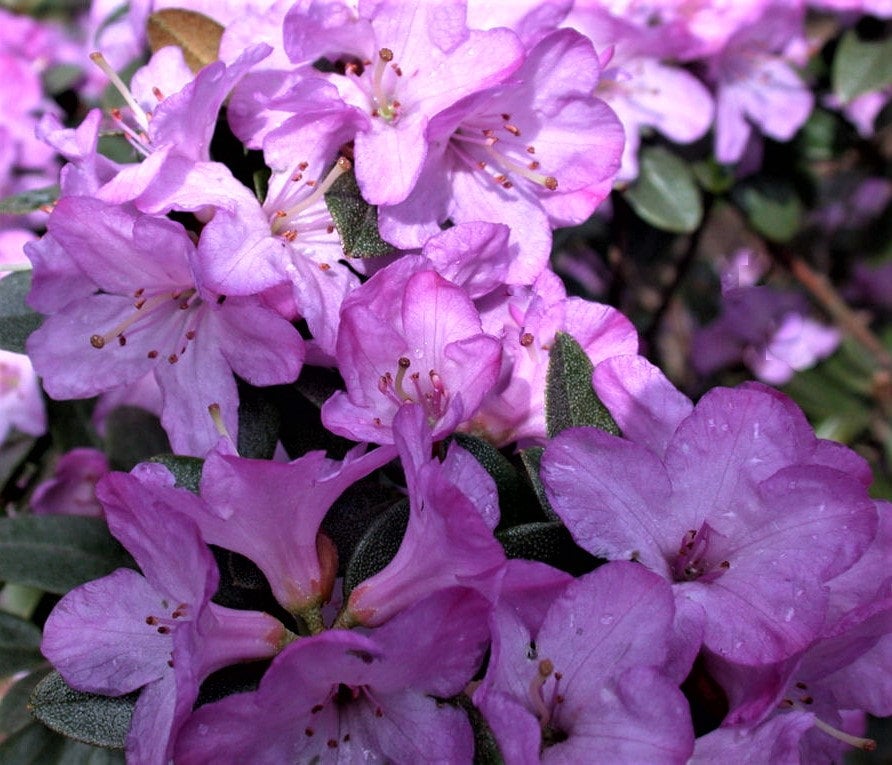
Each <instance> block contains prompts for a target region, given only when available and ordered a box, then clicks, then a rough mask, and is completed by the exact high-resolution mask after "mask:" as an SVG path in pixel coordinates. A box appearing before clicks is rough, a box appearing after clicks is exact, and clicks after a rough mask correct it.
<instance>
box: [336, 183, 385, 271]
mask: <svg viewBox="0 0 892 765" xmlns="http://www.w3.org/2000/svg"><path fill="white" fill-rule="evenodd" d="M325 204H326V205H327V206H328V211H329V212H330V213H331V217H332V218H333V219H334V223H335V228H336V229H337V230H338V236H340V237H341V246H342V247H343V248H344V254H345V255H347V256H348V257H350V258H377V257H380V256H381V255H390V254H391V253H392V252H393V251H394V249H395V248H394V247H393V245H392V244H388V243H387V242H385V241H384V240H383V239H382V238H381V235H380V234H379V233H378V208H377V207H374V206H372V205H370V204H369V203H368V202H366V201H365V199H363V198H362V194H360V192H359V186H358V184H357V183H356V176H355V175H354V174H353V172H352V171H350V172H347V173H344V174H343V175H342V176H341V177H340V178H338V179H337V180H336V181H335V182H334V183H333V184H332V186H331V188H330V189H329V190H328V191H327V192H326V194H325Z"/></svg>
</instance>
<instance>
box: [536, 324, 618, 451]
mask: <svg viewBox="0 0 892 765" xmlns="http://www.w3.org/2000/svg"><path fill="white" fill-rule="evenodd" d="M593 371H594V367H593V366H592V362H591V361H590V360H589V357H588V356H586V355H585V351H584V350H583V349H582V346H580V345H579V343H577V342H576V340H574V339H573V338H572V337H571V336H570V335H568V334H567V333H566V332H558V333H557V334H556V335H555V338H554V345H553V346H552V349H551V357H550V358H549V360H548V374H547V376H546V378H545V380H546V381H545V422H546V425H547V428H548V436H549V438H554V437H555V436H556V435H557V434H558V433H560V432H561V431H562V430H565V429H566V428H573V427H577V426H580V425H592V426H594V427H596V428H600V429H601V430H605V431H607V432H608V433H613V434H614V435H619V428H618V427H617V426H616V423H615V422H614V421H613V418H612V417H611V416H610V413H609V412H608V411H607V409H606V408H605V407H604V405H603V404H602V403H601V401H600V400H599V399H598V396H597V394H596V393H595V390H594V388H593V387H592V372H593Z"/></svg>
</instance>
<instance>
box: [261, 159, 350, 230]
mask: <svg viewBox="0 0 892 765" xmlns="http://www.w3.org/2000/svg"><path fill="white" fill-rule="evenodd" d="M351 167H352V164H351V162H350V160H349V159H347V158H346V157H338V161H337V162H335V165H334V167H333V168H332V169H331V170H330V171H329V172H328V174H327V175H326V176H325V177H324V178H323V179H322V180H321V181H315V180H312V179H311V180H306V181H305V180H304V176H305V174H306V172H307V170H308V169H309V164H308V163H307V162H299V163H298V165H297V167H296V169H295V171H294V172H293V173H292V174H291V188H288V189H286V191H284V192H283V193H281V194H279V196H278V197H277V199H276V200H274V201H273V202H272V205H270V203H269V202H268V203H267V204H266V205H264V207H266V208H267V209H269V207H270V206H272V207H273V208H274V209H273V212H272V213H270V231H271V232H272V233H273V234H274V235H278V236H281V237H282V238H283V239H285V240H286V241H288V242H293V241H294V240H295V239H297V238H298V236H299V235H300V234H301V233H308V232H309V231H317V230H320V229H324V230H325V231H326V232H327V233H332V232H333V231H334V223H333V222H332V219H331V214H330V213H329V212H328V208H327V207H325V204H324V202H325V195H326V193H328V191H329V189H331V187H332V186H333V185H334V184H335V182H336V181H337V180H338V178H340V177H341V176H342V175H343V174H344V173H346V172H348V171H349V170H350V168H351ZM307 189H309V191H306V190H307ZM319 213H321V215H320V214H319Z"/></svg>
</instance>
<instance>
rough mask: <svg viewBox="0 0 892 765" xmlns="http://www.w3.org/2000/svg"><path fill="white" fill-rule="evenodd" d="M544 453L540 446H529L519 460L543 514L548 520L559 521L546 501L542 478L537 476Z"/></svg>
mask: <svg viewBox="0 0 892 765" xmlns="http://www.w3.org/2000/svg"><path fill="white" fill-rule="evenodd" d="M544 453H545V449H543V448H542V447H541V446H531V447H529V448H528V449H524V450H523V451H522V452H521V453H520V460H521V462H522V463H523V466H524V468H526V471H527V477H528V478H529V479H530V484H531V485H532V487H533V491H534V492H536V498H537V499H538V500H539V506H540V507H541V508H542V513H543V515H545V518H546V519H547V520H549V521H559V520H560V517H559V516H558V514H557V513H556V512H555V511H554V510H553V509H552V508H551V502H549V501H548V495H547V494H546V493H545V484H544V483H542V479H541V478H540V477H539V469H540V467H541V465H542V455H543V454H544Z"/></svg>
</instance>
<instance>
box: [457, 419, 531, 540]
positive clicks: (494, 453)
mask: <svg viewBox="0 0 892 765" xmlns="http://www.w3.org/2000/svg"><path fill="white" fill-rule="evenodd" d="M452 438H453V439H454V440H455V441H456V442H457V443H458V445H459V446H461V447H462V448H463V449H465V450H466V451H468V452H470V453H471V454H472V455H473V456H474V457H475V458H476V459H477V461H478V462H479V463H480V464H481V465H483V467H484V468H485V470H486V472H487V473H489V474H490V476H492V479H493V481H495V484H496V489H497V490H498V492H499V514H500V521H499V525H500V526H515V525H517V524H518V523H522V522H524V521H529V520H533V518H534V517H535V515H536V509H537V508H536V501H535V499H534V498H533V496H532V495H531V494H530V492H529V486H528V485H527V484H526V483H525V481H524V480H523V479H522V478H521V476H520V474H519V473H518V472H517V470H516V469H515V467H514V465H512V464H511V462H510V461H509V460H508V458H507V457H506V456H505V455H504V454H502V453H501V452H500V451H499V450H498V449H496V448H495V447H494V446H493V445H492V444H491V443H489V442H488V441H484V440H483V439H480V438H475V437H474V436H469V435H467V434H465V433H456V434H455V435H454V436H453V437H452Z"/></svg>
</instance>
